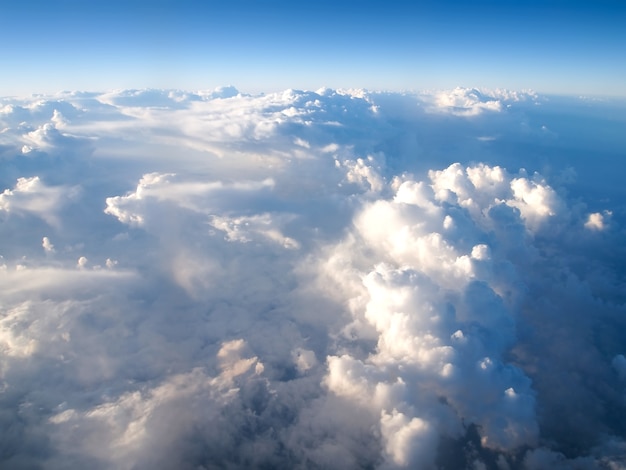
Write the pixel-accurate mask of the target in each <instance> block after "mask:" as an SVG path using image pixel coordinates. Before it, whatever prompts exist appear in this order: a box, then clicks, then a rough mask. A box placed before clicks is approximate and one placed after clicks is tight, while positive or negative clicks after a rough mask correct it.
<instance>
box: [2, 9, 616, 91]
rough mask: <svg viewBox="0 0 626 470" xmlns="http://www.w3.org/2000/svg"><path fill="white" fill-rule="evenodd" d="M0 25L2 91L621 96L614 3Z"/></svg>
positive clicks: (254, 12)
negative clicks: (505, 91) (486, 91)
mask: <svg viewBox="0 0 626 470" xmlns="http://www.w3.org/2000/svg"><path fill="white" fill-rule="evenodd" d="M2 17H3V28H2V31H1V32H0V40H1V41H2V43H3V44H5V46H4V47H3V53H2V54H3V56H2V63H3V77H2V79H1V81H0V85H1V86H2V89H3V90H5V93H4V94H5V95H15V94H17V95H20V94H24V93H33V92H45V93H50V92H56V91H60V90H74V89H81V90H100V91H101V90H110V89H116V88H144V87H154V88H181V89H211V88H214V87H216V86H224V85H234V86H237V87H238V88H239V89H241V90H243V91H246V92H251V93H258V92H272V91H278V90H282V89H285V88H289V87H291V88H296V89H308V90H315V89H317V88H319V87H321V86H328V87H332V88H347V87H356V88H368V89H376V90H380V89H385V90H395V91H400V90H424V89H442V88H452V87H455V86H466V87H480V86H482V87H490V88H509V89H534V90H536V91H540V92H544V93H557V94H589V95H613V96H624V95H625V94H626V91H624V81H623V77H624V76H626V70H625V68H624V67H626V66H625V65H624V60H623V57H622V55H623V47H624V44H626V32H624V28H623V27H622V25H623V24H624V21H626V7H625V6H624V4H623V2H620V1H598V2H568V1H559V0H552V1H530V2H514V1H488V0H483V1H478V2H472V3H471V4H470V3H468V2H458V1H444V2H435V1H419V2H396V1H390V2H357V1H342V2H331V1H317V2H284V1H267V0H266V1H264V0H261V1H247V0H236V1H232V2H221V1H219V2H217V1H215V2H214V1H211V2H200V1H190V0H184V1H176V2H174V1H169V0H157V1H150V2H147V1H146V2H144V1H139V0H130V1H123V2H121V1H119V0H113V1H106V2H105V1H100V0H96V1H90V2H83V1H77V0H49V1H33V0H28V1H24V2H9V3H8V4H6V5H3V6H2Z"/></svg>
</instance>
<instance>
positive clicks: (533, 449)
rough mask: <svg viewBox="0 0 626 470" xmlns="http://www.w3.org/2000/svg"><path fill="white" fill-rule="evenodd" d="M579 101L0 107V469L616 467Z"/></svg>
mask: <svg viewBox="0 0 626 470" xmlns="http://www.w3.org/2000/svg"><path fill="white" fill-rule="evenodd" d="M590 106H591V107H590ZM602 106H604V104H603V103H595V104H593V105H590V104H589V103H587V102H585V103H584V106H583V105H581V103H579V102H578V101H577V100H576V99H568V100H565V99H557V98H554V97H544V96H538V95H536V94H534V93H532V92H512V91H502V90H496V91H489V90H478V89H462V88H457V89H455V90H448V91H438V92H430V93H419V94H410V93H404V94H401V93H387V92H377V91H373V92H368V91H365V90H332V89H328V88H324V89H320V90H317V91H300V90H286V91H284V92H279V93H272V94H267V95H248V94H245V93H241V92H239V91H238V90H237V89H235V88H233V87H225V88H220V89H216V90H206V91H195V92H191V91H170V90H118V91H111V92H107V93H72V92H66V93H62V94H59V95H56V96H51V97H41V96H38V97H33V98H27V99H18V98H11V99H8V98H7V99H4V100H3V101H2V108H0V109H1V110H2V112H1V113H0V128H1V130H2V132H0V165H2V167H3V170H6V171H3V172H0V182H1V183H2V184H3V185H4V188H3V192H2V194H0V214H1V217H2V222H3V223H2V224H1V226H0V235H1V237H2V240H3V241H4V243H3V245H2V247H0V250H1V251H0V255H1V256H2V258H1V259H0V277H2V282H0V296H1V297H2V299H3V302H2V306H1V309H0V350H1V351H2V353H3V354H2V355H1V359H0V410H1V411H2V412H1V413H0V431H1V432H2V435H3V447H2V449H1V450H0V462H1V464H0V467H5V466H6V467H7V468H16V469H20V468H39V467H45V468H51V469H56V468H58V469H61V468H68V467H89V468H101V469H110V468H116V469H117V468H119V469H131V468H161V467H163V468H181V469H197V468H263V467H267V468H285V467H287V468H388V469H391V468H424V469H429V468H442V469H464V468H468V469H469V468H487V469H492V468H493V469H496V468H497V469H504V468H508V469H516V470H517V469H533V468H546V467H554V468H604V467H607V468H609V467H611V466H612V467H614V468H620V465H622V466H623V457H622V456H623V454H624V452H623V451H624V446H625V445H626V444H625V437H626V427H625V426H624V424H623V423H622V420H620V419H619V417H620V416H621V415H622V414H623V410H624V406H625V405H624V403H625V402H624V391H625V385H624V375H625V372H624V371H625V370H626V366H625V365H624V364H625V361H624V354H626V352H625V351H624V349H623V345H624V344H625V343H624V340H625V339H626V338H625V337H624V333H623V332H624V331H626V329H625V327H626V325H624V318H626V316H625V315H624V313H625V312H624V302H625V301H626V297H625V296H624V270H623V266H624V265H625V263H626V252H625V251H624V248H623V226H624V225H623V224H624V214H626V211H625V210H624V209H625V207H624V203H623V198H622V197H621V191H622V188H621V186H620V185H614V184H613V182H612V181H613V180H612V179H611V175H604V176H602V174H601V173H600V171H601V168H600V167H601V164H600V163H597V161H605V160H603V159H607V160H606V161H609V159H610V158H613V157H614V156H615V155H618V154H619V152H621V151H622V149H623V148H624V144H625V143H626V142H624V141H623V133H611V132H609V130H610V126H609V127H606V123H605V122H604V121H602V122H600V121H599V120H598V117H597V116H599V115H605V113H604V108H602ZM620 109H621V108H620ZM564 113H565V114H567V115H568V116H571V119H570V120H567V121H566V120H563V119H561V118H560V117H559V116H562V115H563V114H564ZM602 126H605V128H606V129H605V132H604V134H603V135H604V137H605V138H603V139H596V140H594V137H593V136H594V135H595V132H594V130H598V129H600V128H602ZM545 129H550V130H551V132H550V135H547V133H546V132H545ZM581 129H586V130H587V131H589V132H584V133H581ZM582 134H584V135H587V136H588V137H587V139H591V140H581V139H582V137H581V135H582ZM24 149H25V150H26V152H24V151H23V150H24ZM576 149H587V150H588V149H593V155H595V157H594V158H588V157H587V158H583V157H581V156H580V154H579V153H576V151H577V150H576ZM590 154H591V153H590ZM596 158H597V159H600V160H597V161H596ZM611 161H617V160H611ZM615 172H616V173H619V171H618V170H615ZM572 174H575V175H577V177H576V178H572V177H571V175H572ZM600 176H602V177H600Z"/></svg>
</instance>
